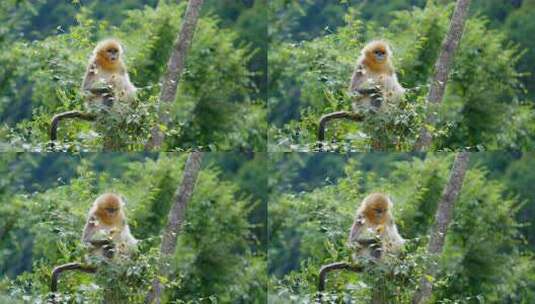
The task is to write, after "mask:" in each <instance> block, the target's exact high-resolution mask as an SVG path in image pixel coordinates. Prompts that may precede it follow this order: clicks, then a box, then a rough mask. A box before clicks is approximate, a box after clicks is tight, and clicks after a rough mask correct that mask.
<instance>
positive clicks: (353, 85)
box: [349, 64, 366, 93]
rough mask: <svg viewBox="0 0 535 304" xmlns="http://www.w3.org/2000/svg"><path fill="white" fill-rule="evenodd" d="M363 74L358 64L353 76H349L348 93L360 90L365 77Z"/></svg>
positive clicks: (363, 71) (362, 69)
mask: <svg viewBox="0 0 535 304" xmlns="http://www.w3.org/2000/svg"><path fill="white" fill-rule="evenodd" d="M364 73H365V70H364V68H363V67H362V66H361V65H360V64H359V65H357V66H356V67H355V70H354V71H353V75H352V76H351V82H350V83H349V92H350V93H353V92H355V91H356V90H358V89H360V87H361V85H362V83H363V82H364V81H365V80H366V75H364Z"/></svg>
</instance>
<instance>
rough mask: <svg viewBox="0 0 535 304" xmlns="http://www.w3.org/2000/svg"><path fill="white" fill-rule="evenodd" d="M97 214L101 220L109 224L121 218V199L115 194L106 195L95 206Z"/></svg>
mask: <svg viewBox="0 0 535 304" xmlns="http://www.w3.org/2000/svg"><path fill="white" fill-rule="evenodd" d="M97 207H98V208H97V215H98V217H99V219H100V220H101V221H103V222H104V223H106V224H110V223H112V222H114V221H115V220H117V219H118V218H121V200H120V199H119V198H118V197H116V196H111V195H110V196H106V197H104V198H103V199H102V200H101V201H100V202H98V206H97Z"/></svg>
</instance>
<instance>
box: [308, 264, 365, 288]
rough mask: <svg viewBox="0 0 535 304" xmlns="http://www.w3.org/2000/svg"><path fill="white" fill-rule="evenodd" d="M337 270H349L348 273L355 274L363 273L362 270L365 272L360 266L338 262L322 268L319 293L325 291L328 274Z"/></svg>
mask: <svg viewBox="0 0 535 304" xmlns="http://www.w3.org/2000/svg"><path fill="white" fill-rule="evenodd" d="M335 270H348V271H353V272H362V270H364V267H363V266H360V265H352V264H349V263H346V262H336V263H332V264H327V265H323V266H321V268H320V275H319V282H318V291H319V292H322V291H324V290H325V281H326V279H327V274H328V273H329V272H331V271H335Z"/></svg>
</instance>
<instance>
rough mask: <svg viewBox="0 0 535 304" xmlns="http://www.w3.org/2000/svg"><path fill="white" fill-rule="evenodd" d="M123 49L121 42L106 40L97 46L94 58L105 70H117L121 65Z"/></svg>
mask: <svg viewBox="0 0 535 304" xmlns="http://www.w3.org/2000/svg"><path fill="white" fill-rule="evenodd" d="M122 54H123V48H122V46H121V44H120V43H119V41H117V40H115V39H106V40H103V41H101V42H99V43H98V44H97V46H96V47H95V50H94V56H95V57H96V60H97V63H98V65H99V66H101V67H102V68H103V69H105V70H116V69H117V68H118V67H119V65H120V64H121V56H122Z"/></svg>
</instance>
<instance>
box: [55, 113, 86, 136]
mask: <svg viewBox="0 0 535 304" xmlns="http://www.w3.org/2000/svg"><path fill="white" fill-rule="evenodd" d="M67 118H78V119H82V120H87V121H94V120H95V119H96V116H95V115H94V114H90V113H84V112H80V111H67V112H63V113H59V114H56V115H54V117H52V122H51V123H50V140H51V141H55V140H56V139H58V125H59V122H60V121H61V120H63V119H67Z"/></svg>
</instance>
